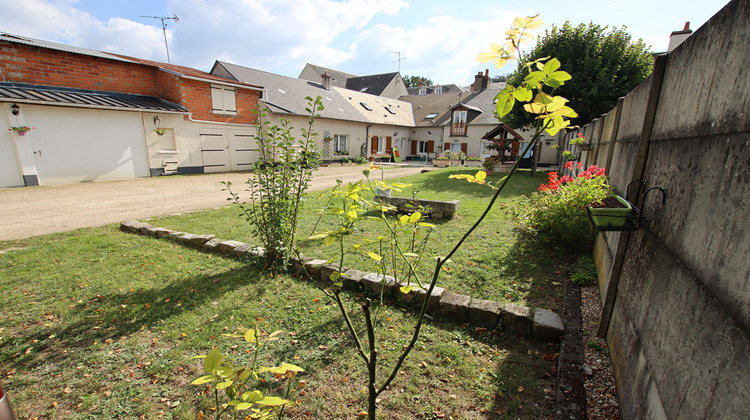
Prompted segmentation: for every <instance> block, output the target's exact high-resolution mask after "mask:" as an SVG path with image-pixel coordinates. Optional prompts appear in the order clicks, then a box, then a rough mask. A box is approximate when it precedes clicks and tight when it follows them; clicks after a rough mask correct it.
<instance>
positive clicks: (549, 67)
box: [542, 58, 560, 75]
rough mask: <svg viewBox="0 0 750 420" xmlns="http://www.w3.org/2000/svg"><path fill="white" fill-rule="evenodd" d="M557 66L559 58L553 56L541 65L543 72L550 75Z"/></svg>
mask: <svg viewBox="0 0 750 420" xmlns="http://www.w3.org/2000/svg"><path fill="white" fill-rule="evenodd" d="M559 68H560V60H558V59H556V58H553V59H551V60H549V61H548V62H546V63H545V64H544V67H542V71H543V72H544V74H547V75H550V74H552V73H553V72H554V71H555V70H557V69H559Z"/></svg>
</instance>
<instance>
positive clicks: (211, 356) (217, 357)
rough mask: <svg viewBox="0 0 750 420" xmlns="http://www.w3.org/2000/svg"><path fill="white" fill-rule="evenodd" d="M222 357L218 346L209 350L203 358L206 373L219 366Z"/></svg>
mask: <svg viewBox="0 0 750 420" xmlns="http://www.w3.org/2000/svg"><path fill="white" fill-rule="evenodd" d="M222 358H223V356H222V355H221V350H219V349H218V348H215V349H213V350H211V352H210V353H208V354H207V355H206V358H205V359H203V370H205V371H206V372H207V373H213V372H214V371H215V370H216V369H218V368H219V366H221V359H222Z"/></svg>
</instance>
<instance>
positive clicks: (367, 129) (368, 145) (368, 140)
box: [365, 124, 375, 157]
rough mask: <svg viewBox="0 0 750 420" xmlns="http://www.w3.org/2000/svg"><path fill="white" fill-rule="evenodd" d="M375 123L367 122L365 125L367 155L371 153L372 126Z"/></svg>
mask: <svg viewBox="0 0 750 420" xmlns="http://www.w3.org/2000/svg"><path fill="white" fill-rule="evenodd" d="M373 125H375V124H367V127H365V157H367V155H369V154H370V127H372V126H373Z"/></svg>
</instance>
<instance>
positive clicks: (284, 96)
mask: <svg viewBox="0 0 750 420" xmlns="http://www.w3.org/2000/svg"><path fill="white" fill-rule="evenodd" d="M211 71H212V73H214V74H216V73H218V74H225V75H227V76H231V77H234V78H235V79H237V80H239V81H241V82H244V83H252V84H256V85H262V86H263V87H264V88H265V90H264V93H263V103H265V104H266V105H267V106H268V107H269V108H270V109H271V111H273V112H274V113H280V114H289V115H302V116H304V115H307V114H308V112H307V111H305V108H306V107H307V101H306V100H305V97H307V96H309V97H311V98H315V97H317V96H320V97H321V98H322V99H323V106H324V107H325V109H324V110H323V111H321V112H320V116H321V117H322V118H333V119H339V120H349V121H358V122H369V120H368V119H367V118H365V117H364V116H363V115H362V114H361V113H360V112H359V111H357V110H356V109H354V107H353V106H352V105H351V104H350V102H349V101H347V100H346V99H345V98H344V97H342V96H341V95H340V94H339V93H338V92H336V91H334V90H325V89H323V86H322V85H320V84H319V83H315V82H311V81H307V80H302V79H295V78H292V77H286V76H281V75H278V74H273V73H268V72H265V71H261V70H256V69H251V68H249V67H243V66H239V65H237V64H231V63H226V62H223V61H217V62H216V64H214V68H213V70H211Z"/></svg>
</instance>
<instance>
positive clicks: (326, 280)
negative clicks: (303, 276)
mask: <svg viewBox="0 0 750 420" xmlns="http://www.w3.org/2000/svg"><path fill="white" fill-rule="evenodd" d="M336 271H339V265H338V264H323V265H322V266H321V267H320V280H321V281H323V284H331V274H333V273H334V272H336Z"/></svg>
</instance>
